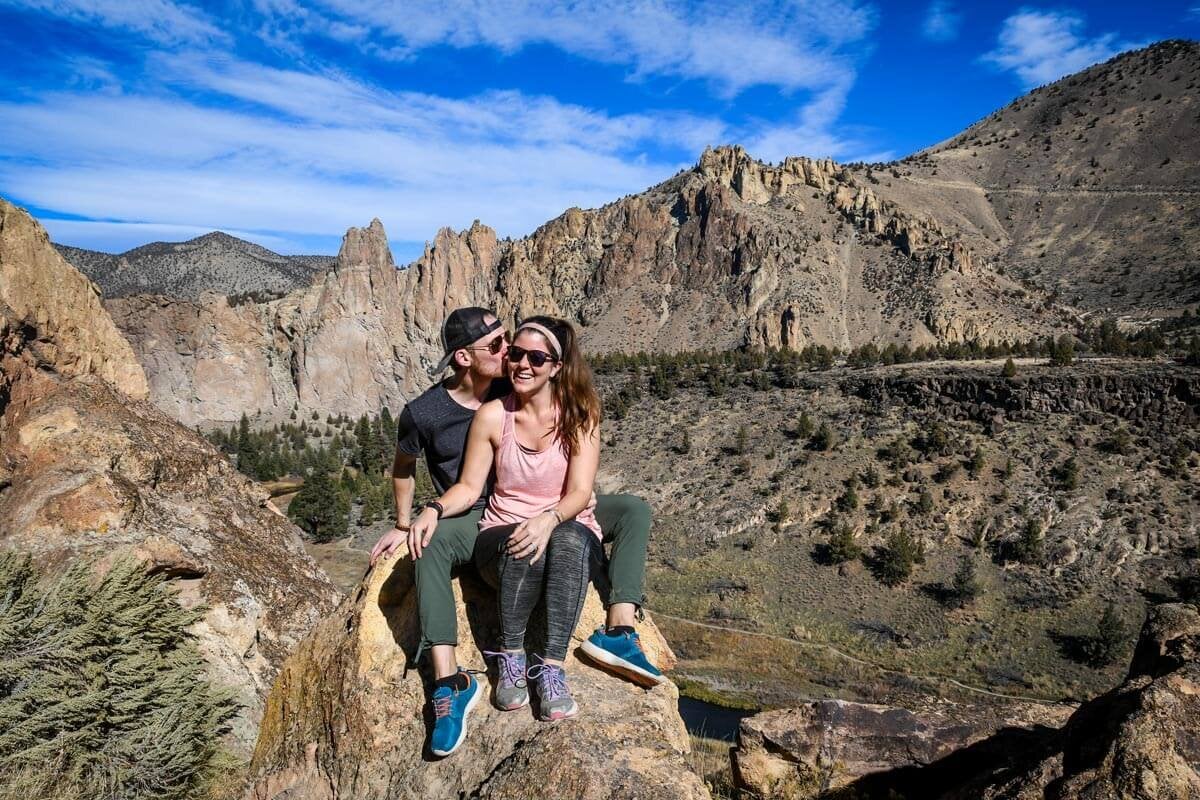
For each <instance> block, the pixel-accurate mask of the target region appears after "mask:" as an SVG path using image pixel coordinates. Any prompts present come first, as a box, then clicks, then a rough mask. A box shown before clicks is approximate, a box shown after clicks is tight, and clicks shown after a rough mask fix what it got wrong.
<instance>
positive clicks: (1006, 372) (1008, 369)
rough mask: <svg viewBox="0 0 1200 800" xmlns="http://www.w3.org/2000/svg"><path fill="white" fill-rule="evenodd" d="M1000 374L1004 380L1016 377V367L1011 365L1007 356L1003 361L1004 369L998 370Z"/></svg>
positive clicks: (1010, 360)
mask: <svg viewBox="0 0 1200 800" xmlns="http://www.w3.org/2000/svg"><path fill="white" fill-rule="evenodd" d="M1000 374H1001V375H1003V376H1004V377H1005V378H1015V377H1017V365H1016V364H1015V363H1013V360H1012V356H1009V357H1008V358H1007V359H1005V361H1004V368H1003V369H1002V370H1000Z"/></svg>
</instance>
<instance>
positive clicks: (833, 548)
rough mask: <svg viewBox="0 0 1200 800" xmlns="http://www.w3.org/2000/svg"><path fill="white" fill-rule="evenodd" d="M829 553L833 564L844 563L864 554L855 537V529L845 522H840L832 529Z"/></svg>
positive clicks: (828, 547)
mask: <svg viewBox="0 0 1200 800" xmlns="http://www.w3.org/2000/svg"><path fill="white" fill-rule="evenodd" d="M827 553H828V557H829V563H831V564H844V563H845V562H847V561H854V560H856V559H858V558H859V557H860V556H862V546H860V545H859V543H858V539H856V538H855V536H854V531H853V530H851V528H850V526H849V525H847V524H846V523H845V522H839V523H838V524H836V525H834V527H833V530H832V531H830V533H829V543H828V545H827Z"/></svg>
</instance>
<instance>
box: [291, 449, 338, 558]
mask: <svg viewBox="0 0 1200 800" xmlns="http://www.w3.org/2000/svg"><path fill="white" fill-rule="evenodd" d="M288 517H289V518H291V520H292V522H294V523H296V524H297V525H299V526H300V527H301V528H303V529H304V530H305V531H307V532H308V534H309V535H310V536H312V537H313V539H315V540H317V541H318V542H330V541H333V540H334V539H339V538H341V537H343V536H345V535H346V530H347V528H348V526H349V524H350V499H349V498H348V497H347V496H346V494H345V492H343V491H341V489H340V488H339V487H338V486H337V484H336V483H335V482H334V480H333V478H332V477H331V476H330V474H329V473H328V472H326V471H325V470H324V469H321V468H320V467H317V468H315V469H313V471H312V475H310V476H309V477H308V479H307V480H306V481H304V485H303V486H301V487H300V491H299V492H297V493H296V496H295V497H293V498H292V502H291V503H289V504H288Z"/></svg>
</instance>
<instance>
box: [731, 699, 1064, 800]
mask: <svg viewBox="0 0 1200 800" xmlns="http://www.w3.org/2000/svg"><path fill="white" fill-rule="evenodd" d="M1070 713H1071V707H1067V706H1059V705H1041V704H1036V703H1024V702H1014V703H1006V704H1005V705H1004V706H1003V707H1002V708H1000V709H997V708H994V707H992V708H987V709H983V708H980V707H979V706H964V705H962V704H959V703H953V702H950V701H947V700H942V699H939V698H930V700H929V703H928V704H927V705H926V706H925V707H923V708H921V709H919V710H908V709H904V708H896V707H892V706H884V705H873V704H867V703H852V702H846V701H842V700H821V701H817V702H813V703H808V704H807V705H804V706H801V707H799V708H790V709H783V710H779V711H767V712H763V713H761V714H756V715H754V716H753V717H748V718H746V719H744V720H742V724H741V728H740V729H739V731H738V741H737V747H736V748H735V749H734V750H733V752H732V759H733V771H734V780H735V782H736V783H737V785H738V786H739V787H740V788H741V789H743V790H744V791H746V792H749V793H750V794H753V795H756V796H759V797H776V796H788V797H816V796H818V795H820V794H822V793H823V792H828V791H830V790H835V789H839V788H842V787H846V786H851V785H854V784H857V785H858V786H857V787H856V788H859V789H861V788H863V784H864V779H867V778H869V777H870V776H874V775H879V774H894V772H895V771H896V770H905V769H909V770H911V769H913V768H919V767H926V766H928V765H931V764H936V763H938V762H939V761H942V760H943V759H946V758H947V757H948V756H950V755H951V754H954V753H956V752H957V751H960V750H962V749H963V748H967V747H970V746H971V745H974V744H975V743H977V742H981V741H983V740H985V739H988V738H989V737H991V736H993V735H994V734H996V732H997V731H998V730H1003V729H1008V730H1013V729H1018V730H1024V731H1029V732H1036V731H1039V730H1040V731H1042V732H1043V733H1044V732H1045V731H1048V730H1052V729H1054V728H1057V727H1058V726H1059V725H1061V724H1062V723H1063V722H1064V721H1065V720H1066V719H1067V717H1068V715H1069V714H1070ZM869 782H870V783H874V781H869Z"/></svg>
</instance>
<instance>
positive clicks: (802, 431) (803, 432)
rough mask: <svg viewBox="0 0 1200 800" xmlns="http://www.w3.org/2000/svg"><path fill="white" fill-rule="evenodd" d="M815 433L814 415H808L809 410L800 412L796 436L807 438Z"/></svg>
mask: <svg viewBox="0 0 1200 800" xmlns="http://www.w3.org/2000/svg"><path fill="white" fill-rule="evenodd" d="M812 435H813V421H812V417H810V416H808V412H807V411H801V412H800V419H798V420H796V438H797V439H807V438H809V437H810V436H812Z"/></svg>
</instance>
